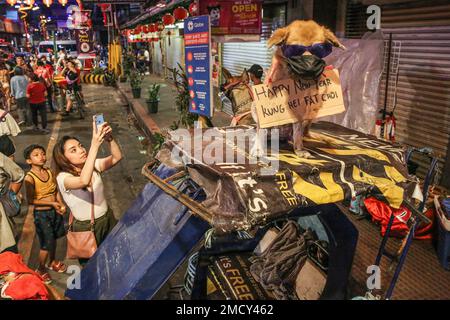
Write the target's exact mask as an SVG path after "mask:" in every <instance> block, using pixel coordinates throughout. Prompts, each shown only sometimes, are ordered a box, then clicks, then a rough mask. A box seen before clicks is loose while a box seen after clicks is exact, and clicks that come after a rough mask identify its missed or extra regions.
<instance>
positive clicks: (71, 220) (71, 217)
mask: <svg viewBox="0 0 450 320" xmlns="http://www.w3.org/2000/svg"><path fill="white" fill-rule="evenodd" d="M94 210H95V204H94V184H93V183H92V192H91V231H94V224H95V215H94ZM73 219H74V218H73V215H72V212H70V216H69V230H70V231H72V224H73Z"/></svg>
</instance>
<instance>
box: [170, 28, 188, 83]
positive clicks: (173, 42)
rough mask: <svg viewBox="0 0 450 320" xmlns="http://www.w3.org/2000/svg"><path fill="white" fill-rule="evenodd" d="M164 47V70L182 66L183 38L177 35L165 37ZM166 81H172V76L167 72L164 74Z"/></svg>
mask: <svg viewBox="0 0 450 320" xmlns="http://www.w3.org/2000/svg"><path fill="white" fill-rule="evenodd" d="M165 47H166V68H170V69H173V68H177V69H179V68H178V64H180V65H181V66H183V61H184V57H183V56H184V38H183V37H181V36H179V35H178V33H176V34H174V35H171V36H170V45H169V36H167V37H165ZM166 75H167V80H169V81H172V82H173V81H174V80H173V74H172V72H170V71H169V70H167V72H166Z"/></svg>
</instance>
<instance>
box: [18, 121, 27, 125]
mask: <svg viewBox="0 0 450 320" xmlns="http://www.w3.org/2000/svg"><path fill="white" fill-rule="evenodd" d="M17 124H18V125H19V126H24V125H25V121H23V120H22V121H19V122H18V123H17Z"/></svg>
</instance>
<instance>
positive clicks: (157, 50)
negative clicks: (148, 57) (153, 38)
mask: <svg viewBox="0 0 450 320" xmlns="http://www.w3.org/2000/svg"><path fill="white" fill-rule="evenodd" d="M153 43H154V47H153V49H152V51H153V52H152V53H153V57H152V66H153V73H155V74H157V75H160V76H163V75H164V67H163V56H162V52H161V41H157V42H153Z"/></svg>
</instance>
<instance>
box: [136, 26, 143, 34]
mask: <svg viewBox="0 0 450 320" xmlns="http://www.w3.org/2000/svg"><path fill="white" fill-rule="evenodd" d="M134 31H135V32H136V34H138V33H141V32H142V26H137V27H136V29H134Z"/></svg>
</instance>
